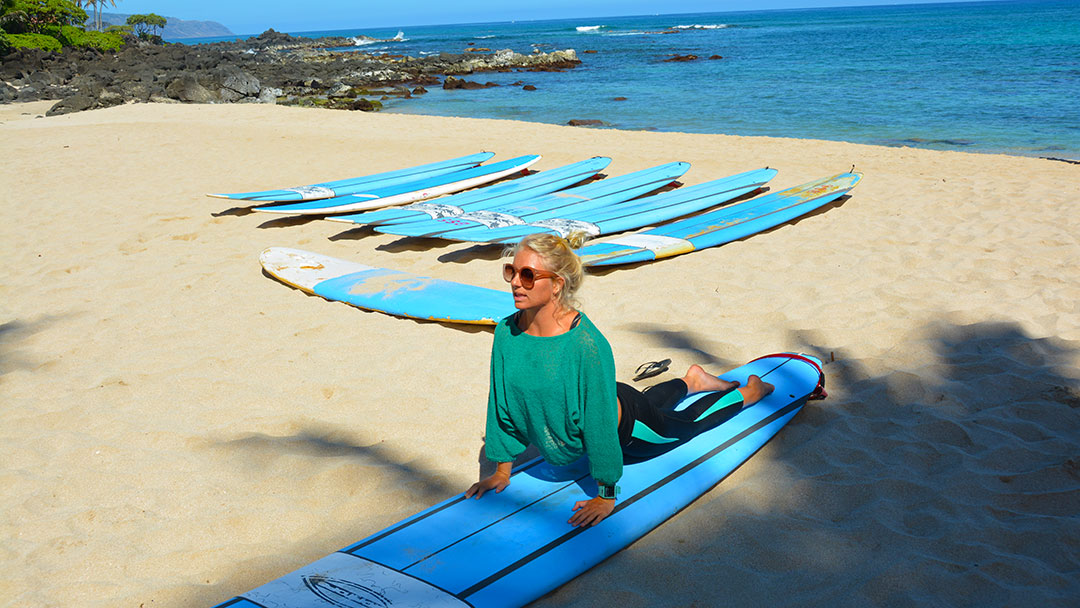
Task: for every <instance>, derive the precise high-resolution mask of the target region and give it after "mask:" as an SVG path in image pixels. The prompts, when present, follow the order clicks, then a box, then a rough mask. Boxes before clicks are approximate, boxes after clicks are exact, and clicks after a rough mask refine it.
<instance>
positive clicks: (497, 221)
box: [375, 162, 690, 239]
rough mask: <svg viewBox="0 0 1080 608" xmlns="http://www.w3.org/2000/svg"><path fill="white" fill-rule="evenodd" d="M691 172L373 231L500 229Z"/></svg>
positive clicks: (651, 173) (613, 199)
mask: <svg viewBox="0 0 1080 608" xmlns="http://www.w3.org/2000/svg"><path fill="white" fill-rule="evenodd" d="M689 169H690V163H685V162H672V163H665V164H663V165H657V166H655V167H650V168H648V169H642V170H641V171H635V172H633V173H627V174H625V175H619V176H617V177H609V178H606V179H603V180H600V181H597V182H593V183H591V184H586V185H584V186H578V187H576V188H569V189H567V190H563V191H561V192H554V193H552V194H548V195H545V196H540V197H536V198H530V199H528V200H524V201H519V202H516V203H513V204H509V205H497V206H495V207H490V208H487V209H482V210H479V211H470V212H468V213H465V214H462V215H455V216H452V217H440V218H435V219H431V220H428V221H419V222H410V223H407V224H391V225H389V226H376V227H375V231H376V232H382V233H385V234H396V235H399V236H424V237H436V238H446V239H451V238H453V237H452V236H451V235H452V233H454V232H456V231H459V230H467V229H469V228H474V227H487V228H493V227H499V226H510V225H517V224H524V223H527V222H529V221H533V220H540V219H544V218H548V217H558V215H559V214H560V213H562V212H565V211H566V210H567V209H593V208H599V207H605V206H607V205H612V204H615V203H619V202H622V201H627V200H630V199H633V198H636V197H638V196H642V195H644V194H648V193H650V192H653V191H654V190H657V189H659V188H663V187H664V186H667V185H669V184H671V183H672V182H673V181H675V180H676V179H678V178H679V177H681V176H682V174H683V173H686V172H687V171H688V170H689Z"/></svg>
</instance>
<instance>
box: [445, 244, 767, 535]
mask: <svg viewBox="0 0 1080 608" xmlns="http://www.w3.org/2000/svg"><path fill="white" fill-rule="evenodd" d="M583 241H584V235H571V236H570V237H569V239H564V238H562V237H559V236H554V235H550V234H534V235H531V236H528V237H526V238H525V239H523V240H522V241H521V242H520V243H519V244H518V245H517V247H516V248H515V249H514V251H513V253H514V261H513V263H510V264H506V265H505V266H504V267H503V278H504V279H506V281H507V282H508V283H510V288H511V291H512V293H513V296H514V306H515V307H516V308H517V309H518V312H517V313H515V314H513V315H511V316H509V317H506V318H505V319H503V320H502V321H500V322H499V324H498V326H497V327H496V329H495V340H494V344H493V346H492V350H491V384H490V390H489V393H488V414H487V432H486V440H485V454H486V455H487V457H488V458H489V459H491V460H492V461H494V462H496V463H497V466H496V470H495V473H493V474H492V475H490V476H489V477H486V478H484V479H482V480H480V481H478V482H476V483H475V484H473V485H472V486H471V487H470V488H469V489H468V490H467V491H466V492H465V496H466V497H470V498H471V497H474V496H475V497H476V498H480V497H481V496H483V495H484V493H485V492H486V491H488V490H495V491H496V492H501V491H502V490H503V489H504V488H506V486H508V485H509V484H510V472H511V469H512V467H513V461H514V458H516V457H517V456H518V455H519V454H521V453H522V452H524V451H525V449H526V448H527V447H528V446H529V444H530V443H531V444H534V445H536V447H537V448H538V449H539V451H540V453H541V454H542V455H543V456H544V458H545V459H546V460H547V461H548V462H550V463H551V464H554V465H557V466H562V465H567V464H570V463H572V462H574V461H575V460H577V459H579V458H581V457H582V456H583V455H587V456H588V458H589V467H590V473H591V474H592V477H593V479H595V480H596V482H597V486H598V494H597V496H596V497H594V498H592V499H590V500H584V501H580V502H578V503H577V504H575V505H574V508H573V514H572V515H571V517H570V519H569V522H568V523H570V524H571V525H574V526H586V525H596V524H597V523H599V522H600V521H601V520H603V519H604V518H605V517H607V516H608V515H610V514H611V512H612V511H613V510H614V509H615V500H616V494H617V486H616V483H617V482H618V480H619V478H620V477H621V476H622V467H623V459H624V457H630V458H647V457H650V456H653V455H655V454H659V453H662V452H663V451H666V450H668V449H671V447H674V445H678V444H679V443H680V442H683V441H685V440H687V439H689V438H690V437H693V436H694V435H696V434H698V433H700V432H702V431H704V430H707V429H709V428H713V427H715V426H716V425H718V424H720V423H721V422H723V421H724V420H727V419H728V418H730V417H731V416H733V415H734V414H735V413H737V412H738V411H739V410H740V409H742V407H744V406H746V405H750V404H752V403H754V402H756V401H758V400H760V399H761V398H762V397H764V396H765V395H767V394H768V393H769V392H771V391H772V388H773V387H772V385H770V384H768V383H765V382H763V381H762V380H761V379H760V378H758V377H757V376H751V377H750V379H749V381H748V382H747V385H746V386H745V387H738V383H734V382H725V381H723V380H720V379H719V378H717V377H715V376H712V375H710V374H709V373H707V372H706V371H705V370H703V369H702V368H701V367H699V366H697V365H692V366H691V367H690V369H689V370H688V371H687V373H686V376H684V377H683V378H681V379H678V380H670V381H668V382H664V383H661V384H659V385H657V386H655V387H653V388H652V389H650V390H647V391H646V392H645V393H641V392H638V391H637V390H636V389H634V388H633V387H630V386H628V385H625V384H622V383H616V382H615V360H614V357H613V356H612V353H611V346H610V345H609V344H608V341H607V339H605V338H604V336H603V334H601V333H600V330H599V329H597V328H596V326H595V325H593V323H592V321H590V320H589V318H588V317H587V316H586V315H585V314H584V313H582V312H580V311H578V310H577V305H576V302H575V300H574V294H575V293H576V292H577V290H578V288H579V287H580V286H581V283H582V281H583V279H584V269H583V267H582V264H581V260H580V259H579V258H578V256H577V254H575V253H574V249H576V248H578V247H580V246H581V244H582V243H583ZM702 391H714V392H715V397H714V396H713V395H709V396H707V397H704V398H702V399H700V400H698V402H695V403H694V404H693V405H692V406H691V407H689V408H686V409H685V410H682V411H679V412H675V411H674V410H673V408H674V407H675V405H676V404H677V403H679V401H681V400H682V399H683V398H685V397H686V395H688V394H693V393H697V392H702Z"/></svg>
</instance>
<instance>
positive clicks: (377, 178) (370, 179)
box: [207, 152, 495, 202]
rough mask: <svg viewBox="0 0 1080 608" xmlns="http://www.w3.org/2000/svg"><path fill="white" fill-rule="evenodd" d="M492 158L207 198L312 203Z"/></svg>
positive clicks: (464, 158)
mask: <svg viewBox="0 0 1080 608" xmlns="http://www.w3.org/2000/svg"><path fill="white" fill-rule="evenodd" d="M492 156H495V153H494V152H480V153H478V154H470V155H468V156H462V157H461V158H453V159H450V160H444V161H440V162H437V163H430V164H427V165H418V166H416V167H409V168H407V169H398V170H396V171H388V172H386V173H376V174H373V175H364V176H361V177H353V178H351V179H341V180H337V181H332V182H322V183H318V184H310V185H307V186H297V187H295V188H282V189H279V190H262V191H259V192H235V193H232V194H208V195H207V196H212V197H215V198H227V199H233V200H248V201H257V202H285V201H310V200H318V199H324V198H333V197H335V196H344V195H346V194H353V193H354V192H363V191H365V190H370V189H372V188H383V187H387V186H393V185H395V184H402V183H405V182H410V181H417V180H421V179H425V178H428V177H434V176H436V175H442V174H444V173H453V172H454V171H461V170H462V169H468V168H470V167H475V166H476V165H479V164H480V163H482V162H484V161H485V160H487V159H489V158H491V157H492Z"/></svg>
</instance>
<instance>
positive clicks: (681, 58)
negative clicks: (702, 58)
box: [664, 55, 698, 63]
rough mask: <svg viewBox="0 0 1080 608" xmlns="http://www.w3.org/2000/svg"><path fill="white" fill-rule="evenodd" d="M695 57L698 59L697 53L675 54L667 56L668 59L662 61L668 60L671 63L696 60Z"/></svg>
mask: <svg viewBox="0 0 1080 608" xmlns="http://www.w3.org/2000/svg"><path fill="white" fill-rule="evenodd" d="M697 59H698V56H697V55H675V56H674V57H669V58H668V59H665V60H664V61H665V62H668V63H671V62H673V61H697Z"/></svg>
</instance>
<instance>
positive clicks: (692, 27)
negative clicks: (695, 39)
mask: <svg viewBox="0 0 1080 608" xmlns="http://www.w3.org/2000/svg"><path fill="white" fill-rule="evenodd" d="M729 27H731V25H729V24H727V23H717V24H714V25H698V24H694V25H676V26H675V29H677V30H723V29H727V28H729Z"/></svg>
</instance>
